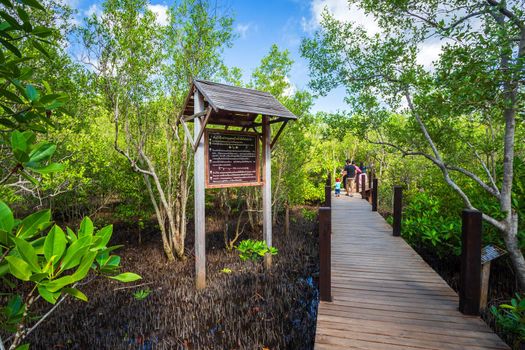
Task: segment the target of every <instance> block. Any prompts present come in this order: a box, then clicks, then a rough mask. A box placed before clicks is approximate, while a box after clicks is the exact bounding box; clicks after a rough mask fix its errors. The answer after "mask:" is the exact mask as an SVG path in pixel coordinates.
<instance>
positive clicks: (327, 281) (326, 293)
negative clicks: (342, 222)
mask: <svg viewBox="0 0 525 350" xmlns="http://www.w3.org/2000/svg"><path fill="white" fill-rule="evenodd" d="M331 234H332V211H331V208H329V207H321V208H319V298H320V299H321V300H322V301H332V277H331V273H332V248H331V244H332V238H331Z"/></svg>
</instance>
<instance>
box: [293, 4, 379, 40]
mask: <svg viewBox="0 0 525 350" xmlns="http://www.w3.org/2000/svg"><path fill="white" fill-rule="evenodd" d="M325 9H326V10H328V12H329V13H330V14H331V15H332V16H333V17H334V18H335V19H337V20H339V21H343V22H353V23H355V24H357V25H359V26H362V27H363V28H364V29H365V30H366V31H367V33H368V34H369V35H373V34H376V33H379V32H381V28H379V25H378V24H377V21H376V20H375V18H374V17H373V16H371V15H367V14H365V12H364V11H363V10H361V9H360V8H359V7H357V6H356V5H354V4H350V5H349V4H348V0H312V2H311V4H310V13H311V18H309V19H307V18H304V17H303V18H302V19H301V25H302V27H303V30H304V31H305V32H307V33H312V32H313V31H315V30H317V29H318V28H319V25H320V23H321V20H322V14H323V12H324V10H325Z"/></svg>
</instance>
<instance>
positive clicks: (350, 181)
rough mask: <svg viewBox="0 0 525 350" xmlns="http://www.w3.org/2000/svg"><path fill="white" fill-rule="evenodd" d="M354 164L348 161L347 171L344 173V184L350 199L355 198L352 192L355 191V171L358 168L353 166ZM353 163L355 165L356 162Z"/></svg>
mask: <svg viewBox="0 0 525 350" xmlns="http://www.w3.org/2000/svg"><path fill="white" fill-rule="evenodd" d="M352 162H353V161H352ZM352 162H351V161H350V159H347V160H346V165H345V169H344V171H343V175H344V176H343V182H344V185H345V189H346V195H347V196H350V197H353V196H354V195H353V194H352V191H353V187H354V178H355V169H356V167H355V166H354V165H352ZM353 163H355V162H353ZM345 179H346V181H345Z"/></svg>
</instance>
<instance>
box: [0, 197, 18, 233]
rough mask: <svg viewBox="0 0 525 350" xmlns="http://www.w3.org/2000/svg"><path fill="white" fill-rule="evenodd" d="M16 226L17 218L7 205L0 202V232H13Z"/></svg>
mask: <svg viewBox="0 0 525 350" xmlns="http://www.w3.org/2000/svg"><path fill="white" fill-rule="evenodd" d="M14 225H15V218H14V217H13V212H12V211H11V209H9V207H8V206H7V204H5V203H4V202H2V201H1V200H0V230H2V231H5V232H11V230H12V229H13V226H14Z"/></svg>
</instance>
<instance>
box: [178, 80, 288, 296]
mask: <svg viewBox="0 0 525 350" xmlns="http://www.w3.org/2000/svg"><path fill="white" fill-rule="evenodd" d="M296 119H297V117H296V116H295V115H294V114H293V113H292V112H290V111H289V110H288V109H286V107H284V106H283V105H282V104H281V103H280V102H279V101H278V100H277V99H276V98H275V97H274V96H272V95H271V94H270V93H268V92H264V91H257V90H253V89H246V88H241V87H237V86H231V85H225V84H220V83H215V82H210V81H205V80H197V79H195V80H194V81H193V83H192V85H191V88H190V91H189V93H188V95H187V96H186V100H185V101H184V106H183V108H182V111H181V114H180V115H179V118H178V120H177V124H176V125H177V126H178V125H181V126H182V127H183V130H184V133H185V135H186V139H187V140H188V141H189V142H190V143H191V147H192V149H193V151H194V152H195V153H194V189H195V196H194V197H195V213H194V220H195V285H196V287H197V289H202V288H204V287H205V286H206V235H205V232H206V227H205V214H206V213H205V195H204V194H205V189H206V188H224V187H238V186H260V187H261V189H262V211H263V238H264V241H265V242H266V244H267V245H268V246H270V247H271V246H272V191H271V188H272V181H271V180H272V176H271V175H272V167H271V150H272V147H273V146H274V144H275V143H276V141H277V139H278V138H279V135H281V133H282V132H283V130H284V128H285V126H286V124H287V123H288V122H289V121H290V120H296ZM188 122H193V123H194V126H193V134H192V133H191V132H190V129H189V128H188V125H187V123H188ZM277 123H279V124H277ZM209 125H218V126H222V127H224V129H210V128H207V126H209ZM272 125H280V127H279V128H277V129H276V130H277V132H276V133H275V136H274V137H273V139H272ZM229 127H233V128H234V129H235V130H231V129H229ZM258 128H262V131H261V129H258ZM248 130H253V132H251V131H250V132H248ZM177 136H178V134H177ZM260 143H262V149H261V147H260ZM261 160H262V164H261ZM264 265H265V267H266V268H270V267H271V265H272V257H271V255H270V254H267V255H266V256H265V257H264Z"/></svg>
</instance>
